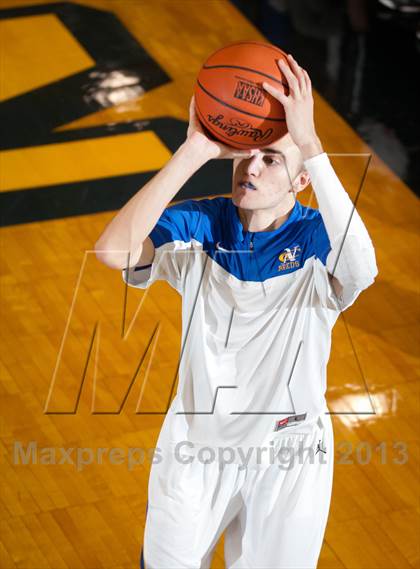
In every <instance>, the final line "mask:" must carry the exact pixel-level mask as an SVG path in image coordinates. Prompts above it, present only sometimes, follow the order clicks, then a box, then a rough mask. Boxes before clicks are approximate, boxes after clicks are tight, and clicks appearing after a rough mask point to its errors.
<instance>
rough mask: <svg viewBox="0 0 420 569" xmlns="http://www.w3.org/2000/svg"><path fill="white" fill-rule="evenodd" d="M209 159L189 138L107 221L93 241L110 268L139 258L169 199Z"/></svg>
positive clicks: (100, 258)
mask: <svg viewBox="0 0 420 569" xmlns="http://www.w3.org/2000/svg"><path fill="white" fill-rule="evenodd" d="M207 160H208V158H207V156H206V155H205V154H204V153H202V152H200V150H199V149H197V148H194V147H193V145H192V144H190V142H189V141H186V142H185V143H184V144H182V145H181V146H180V147H179V149H178V150H177V151H176V152H175V154H174V155H173V156H172V158H171V159H170V160H169V162H168V163H167V164H166V165H165V166H164V167H163V168H162V169H161V170H160V171H159V172H158V173H157V174H156V175H155V176H154V177H153V178H152V179H151V180H150V181H149V182H148V183H147V184H146V185H145V186H143V188H141V189H140V190H139V191H138V192H137V193H136V194H135V195H134V196H133V197H132V198H131V199H130V200H129V201H128V202H127V203H126V204H125V205H124V206H123V207H122V208H121V210H120V211H119V212H118V213H117V214H116V216H115V217H114V218H113V219H112V220H111V221H110V222H109V223H108V225H107V226H106V228H105V230H104V231H103V233H102V234H101V236H100V237H99V239H98V241H97V242H96V244H95V251H96V255H97V257H98V259H99V260H101V261H102V262H104V263H105V264H107V265H108V266H110V267H113V268H123V267H126V266H127V258H128V254H129V255H130V266H133V265H134V264H135V263H136V261H137V260H138V259H139V257H140V255H141V251H142V244H143V242H144V240H145V239H146V237H147V236H148V235H149V233H150V232H151V230H152V229H153V227H154V226H155V225H156V223H157V221H158V219H159V217H160V216H161V214H162V212H163V210H164V209H165V207H167V205H168V204H169V202H170V201H171V200H172V199H173V198H174V197H175V196H176V194H177V193H178V192H179V190H180V189H181V188H182V186H183V185H184V184H185V183H186V182H187V180H188V179H189V178H190V177H191V176H192V175H193V174H194V173H195V172H196V171H197V170H198V169H199V168H200V167H201V166H202V165H203V164H204V163H205V162H206V161H207Z"/></svg>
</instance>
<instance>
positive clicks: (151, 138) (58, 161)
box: [0, 131, 171, 192]
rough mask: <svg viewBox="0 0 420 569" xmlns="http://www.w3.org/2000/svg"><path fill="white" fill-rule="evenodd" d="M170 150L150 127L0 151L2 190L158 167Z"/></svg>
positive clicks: (81, 179) (54, 183)
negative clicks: (102, 136) (104, 135)
mask: <svg viewBox="0 0 420 569" xmlns="http://www.w3.org/2000/svg"><path fill="white" fill-rule="evenodd" d="M170 157H171V152H170V151H169V150H168V148H167V147H166V146H165V145H164V144H163V143H162V142H161V140H160V139H159V137H158V136H157V135H156V134H155V133H154V132H151V131H148V132H136V133H133V134H119V135H114V136H107V137H104V138H94V139H89V140H78V141H73V142H64V143H60V144H48V145H45V146H36V147H30V148H24V149H21V148H20V149H17V150H6V151H4V152H0V191H1V192H4V191H10V190H20V189H27V188H36V187H39V186H49V185H56V184H65V183H70V182H80V181H83V180H92V179H96V178H108V177H111V176H118V175H123V174H135V173H137V172H148V171H151V170H158V169H160V168H162V166H163V165H164V164H165V163H166V162H167V161H168V160H169V158H170Z"/></svg>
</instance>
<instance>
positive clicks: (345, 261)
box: [95, 56, 377, 569]
mask: <svg viewBox="0 0 420 569" xmlns="http://www.w3.org/2000/svg"><path fill="white" fill-rule="evenodd" d="M288 62H289V66H288V65H285V64H284V63H279V65H280V68H281V71H282V73H283V74H284V76H285V77H286V79H287V82H288V85H289V89H290V92H289V94H288V95H287V94H286V93H285V92H284V90H275V89H273V88H272V87H270V86H269V85H265V89H266V90H267V91H268V92H269V93H270V94H271V95H272V96H273V97H275V98H277V99H278V100H279V101H280V102H281V103H282V104H283V105H284V108H285V113H286V121H287V127H288V134H287V135H286V136H284V137H283V138H281V139H280V140H278V141H277V142H276V143H274V144H272V145H270V146H269V147H268V148H263V149H261V150H252V151H249V150H247V151H237V150H234V149H232V148H228V147H226V146H224V145H222V144H219V143H218V142H215V141H214V140H210V139H209V138H208V137H207V136H206V135H205V134H204V132H203V130H202V129H201V128H200V125H199V123H198V121H197V118H196V114H195V108H194V101H192V103H191V107H190V124H189V128H188V133H187V138H186V141H185V142H184V143H183V144H182V145H181V146H180V148H179V149H178V150H177V151H176V152H175V154H174V155H173V157H172V158H171V160H170V161H169V162H168V163H167V164H166V165H165V167H164V168H162V170H161V171H160V172H159V173H158V174H156V175H155V176H154V178H153V179H152V180H150V181H149V182H148V183H147V184H146V185H145V186H144V187H143V188H142V189H141V190H140V191H139V192H138V193H137V194H136V195H135V196H133V197H132V198H131V199H130V201H129V202H128V203H127V204H126V205H125V206H124V207H123V208H122V209H121V210H120V211H119V212H118V214H117V215H116V216H115V217H114V219H112V221H111V222H110V223H109V225H108V226H107V227H106V228H105V230H104V232H103V234H102V235H101V237H100V238H99V240H98V242H97V244H96V246H95V249H96V253H97V256H98V258H99V259H100V260H101V261H102V262H104V263H105V264H107V265H108V266H109V267H112V268H115V269H122V275H123V278H124V280H125V281H126V282H127V283H128V284H129V285H131V286H134V287H138V288H142V289H145V288H147V287H148V286H150V284H151V283H153V282H154V281H156V280H158V279H164V280H166V281H167V282H168V283H170V284H171V285H172V286H173V287H174V288H175V289H176V290H177V291H178V292H179V293H180V294H181V295H182V302H183V305H182V321H183V332H182V351H181V353H182V357H181V363H180V368H179V385H178V390H177V394H176V397H175V398H174V400H173V401H172V404H171V406H170V409H169V412H168V413H167V415H166V416H165V420H164V422H163V426H162V429H161V432H160V435H159V438H158V442H157V447H158V448H159V449H160V460H159V461H156V462H155V463H154V464H152V468H151V474H150V480H149V490H148V509H147V516H146V526H145V536H144V546H143V551H142V555H141V566H142V567H146V569H157V568H161V569H173V568H188V569H191V568H204V567H210V563H211V557H212V553H213V550H214V548H215V546H216V544H217V542H218V540H219V538H220V536H221V534H222V533H223V532H225V560H226V566H227V567H228V568H230V569H247V568H259V569H267V568H276V569H279V568H284V569H286V568H287V569H292V568H295V569H297V568H298V569H305V568H308V569H309V568H311V569H313V568H315V567H316V565H317V561H318V557H319V554H320V550H321V546H322V541H323V535H324V531H325V527H326V523H327V518H328V511H329V506H330V497H331V488H332V478H333V457H334V446H333V431H332V424H331V418H330V415H329V414H328V409H327V406H326V401H325V391H326V366H327V361H328V358H329V353H330V342H331V329H332V327H333V325H334V323H335V322H336V320H337V318H338V316H339V314H340V311H342V310H344V309H346V308H347V307H349V306H350V305H351V304H353V302H354V301H355V300H356V298H357V297H358V295H359V293H360V292H361V291H362V290H364V289H366V288H367V287H368V286H369V285H371V284H372V283H373V281H374V278H375V276H376V275H377V267H376V262H375V253H374V248H373V246H372V242H371V239H370V237H369V235H368V232H367V230H366V228H365V226H364V224H363V222H362V220H361V218H360V216H359V214H358V213H357V211H356V210H354V209H353V204H352V202H351V200H350V198H349V197H348V195H347V193H346V191H345V190H344V188H343V187H342V185H341V183H340V180H339V179H338V177H337V176H336V174H335V172H334V170H333V168H332V166H331V164H330V162H329V159H328V157H327V155H326V154H325V153H324V151H323V148H322V145H321V142H320V140H319V138H318V136H317V134H316V131H315V127H314V118H313V98H312V91H311V82H310V79H309V77H308V74H307V72H306V71H305V70H303V69H302V68H301V67H300V66H299V65H298V64H297V63H296V61H295V60H294V59H293V58H292V57H291V56H289V58H288ZM214 158H232V159H233V183H232V197H231V198H225V197H217V198H214V199H202V200H187V201H184V202H183V203H179V204H177V205H174V206H171V207H167V206H168V204H169V202H170V201H171V200H172V199H173V198H174V197H175V196H176V194H177V193H178V191H179V190H180V189H181V187H182V186H183V184H184V183H185V182H186V181H187V180H188V179H189V178H190V177H191V176H192V175H193V174H194V173H195V172H196V171H197V170H198V169H199V168H200V167H201V166H202V165H203V164H205V163H206V162H207V161H208V160H210V159H214ZM310 181H311V183H312V186H313V189H314V192H315V194H316V198H317V201H318V206H319V210H318V209H312V208H309V207H304V206H303V205H301V203H300V202H299V201H298V200H297V199H296V196H297V194H298V192H300V191H302V190H303V189H304V188H306V186H307V185H308V184H309V182H310ZM219 190H220V188H217V190H216V188H215V193H216V191H219ZM127 256H129V257H128V259H129V260H128V264H127Z"/></svg>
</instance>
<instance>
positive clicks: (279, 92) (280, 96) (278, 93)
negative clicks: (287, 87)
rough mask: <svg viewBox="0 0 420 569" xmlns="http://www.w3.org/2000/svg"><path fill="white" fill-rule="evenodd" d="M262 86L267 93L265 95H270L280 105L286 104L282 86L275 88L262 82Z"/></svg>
mask: <svg viewBox="0 0 420 569" xmlns="http://www.w3.org/2000/svg"><path fill="white" fill-rule="evenodd" d="M262 86H263V88H264V89H265V90H266V91H267V93H270V95H271V96H272V97H274V98H275V99H277V100H278V101H279V102H280V103H281V104H282V105H285V104H287V95H286V94H285V92H284V87H283V85H279V87H278V88H276V87H273V86H272V85H270V83H266V82H265V81H264V82H263V84H262Z"/></svg>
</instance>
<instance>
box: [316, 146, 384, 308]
mask: <svg viewBox="0 0 420 569" xmlns="http://www.w3.org/2000/svg"><path fill="white" fill-rule="evenodd" d="M305 168H306V170H307V171H308V173H309V175H310V178H311V182H312V187H313V189H314V192H315V195H316V198H317V201H318V207H319V212H320V214H321V218H322V219H321V220H320V223H319V225H318V227H317V229H316V230H315V232H314V234H313V241H314V247H315V250H316V254H317V257H318V258H320V259H321V261H322V262H323V263H324V265H325V266H326V268H327V271H328V273H329V274H330V276H331V278H332V279H335V280H336V281H338V284H339V287H338V288H339V289H340V290H339V293H338V295H337V299H336V300H337V304H338V306H339V308H340V309H341V310H344V309H346V308H348V307H349V306H350V305H351V304H353V302H354V301H355V300H356V298H357V297H358V295H359V294H360V292H361V291H362V290H364V289H366V288H367V287H369V286H370V285H371V284H372V283H373V282H374V280H375V277H376V276H377V274H378V268H377V266H376V258H375V250H374V247H373V244H372V241H371V239H370V236H369V234H368V232H367V229H366V227H365V225H364V223H363V221H362V219H361V217H360V215H359V214H358V212H357V210H356V208H355V207H354V204H353V202H352V201H351V199H350V197H349V196H348V194H347V192H346V191H345V189H344V188H343V186H342V184H341V182H340V180H339V178H338V176H337V174H336V173H335V171H334V169H333V167H332V165H331V163H330V160H329V158H328V156H327V154H325V153H323V154H320V155H318V156H314V157H313V158H310V159H309V160H306V161H305Z"/></svg>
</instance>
